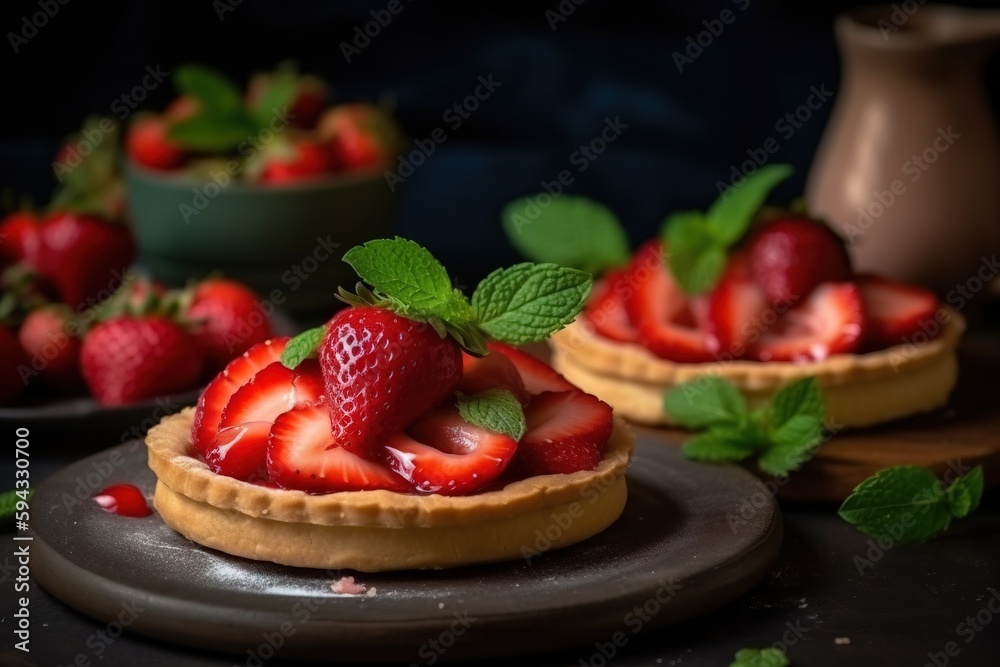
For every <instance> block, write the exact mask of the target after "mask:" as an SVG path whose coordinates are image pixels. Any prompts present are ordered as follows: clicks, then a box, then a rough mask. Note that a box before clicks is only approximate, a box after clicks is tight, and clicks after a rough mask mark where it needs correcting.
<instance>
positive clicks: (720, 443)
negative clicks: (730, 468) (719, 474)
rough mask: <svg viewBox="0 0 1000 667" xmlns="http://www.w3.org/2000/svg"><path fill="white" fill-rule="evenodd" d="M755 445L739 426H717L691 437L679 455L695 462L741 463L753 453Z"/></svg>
mask: <svg viewBox="0 0 1000 667" xmlns="http://www.w3.org/2000/svg"><path fill="white" fill-rule="evenodd" d="M754 447H755V444H754V443H753V441H752V439H750V438H748V437H747V433H746V432H745V431H743V430H742V429H740V427H739V426H734V425H730V424H726V425H717V426H713V427H712V428H710V429H709V430H708V431H706V432H704V433H699V434H698V435H696V436H694V437H692V438H691V439H689V440H688V441H687V442H685V443H684V445H683V446H681V454H683V455H684V456H685V457H686V458H689V459H694V460H695V461H742V460H743V459H745V458H748V457H749V456H752V455H753V453H754Z"/></svg>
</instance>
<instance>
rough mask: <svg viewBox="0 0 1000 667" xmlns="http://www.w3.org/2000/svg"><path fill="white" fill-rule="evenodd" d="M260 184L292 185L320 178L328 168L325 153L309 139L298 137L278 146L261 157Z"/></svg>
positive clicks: (276, 144)
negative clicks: (296, 182)
mask: <svg viewBox="0 0 1000 667" xmlns="http://www.w3.org/2000/svg"><path fill="white" fill-rule="evenodd" d="M262 160H263V164H264V167H263V171H262V172H261V175H260V180H261V182H262V183H271V184H277V183H293V182H295V181H301V180H304V179H309V178H315V177H316V176H320V175H322V174H324V173H326V172H327V171H329V168H330V162H329V160H328V158H327V155H326V152H325V151H324V150H323V149H322V147H320V146H319V144H317V143H315V142H314V141H312V140H311V139H306V138H305V137H299V138H297V139H294V140H292V141H291V142H290V143H281V144H278V143H277V142H275V144H274V148H273V149H270V150H266V151H265V154H264V155H263V156H262Z"/></svg>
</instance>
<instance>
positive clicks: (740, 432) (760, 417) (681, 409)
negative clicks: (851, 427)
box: [663, 376, 826, 475]
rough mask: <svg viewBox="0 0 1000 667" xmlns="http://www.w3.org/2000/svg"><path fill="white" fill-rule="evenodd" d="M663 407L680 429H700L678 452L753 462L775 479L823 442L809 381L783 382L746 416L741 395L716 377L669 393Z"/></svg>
mask: <svg viewBox="0 0 1000 667" xmlns="http://www.w3.org/2000/svg"><path fill="white" fill-rule="evenodd" d="M663 406H664V409H665V410H666V412H667V414H668V415H670V417H671V419H672V420H673V421H674V422H675V423H677V424H679V425H680V426H683V427H686V428H690V429H695V430H703V429H707V431H705V432H704V433H701V434H699V435H696V436H694V437H692V438H691V439H690V440H688V442H687V443H685V445H684V447H682V449H681V451H682V453H683V454H684V456H686V457H687V458H690V459H694V460H698V461H742V460H744V459H748V458H754V457H755V458H756V459H757V465H759V466H760V468H761V470H763V471H765V472H767V473H768V474H771V475H779V474H784V473H787V472H789V471H791V470H795V469H797V468H798V467H800V466H801V465H802V464H803V463H805V462H806V461H808V460H809V459H810V458H811V457H812V455H813V453H814V451H815V448H816V446H817V445H819V444H820V443H821V442H822V441H823V431H824V429H823V418H824V416H825V412H826V410H825V407H824V405H823V397H822V394H821V393H820V390H819V387H818V385H817V384H816V381H815V379H814V378H806V379H804V380H799V381H796V382H793V383H791V384H788V385H786V386H784V387H781V388H780V389H778V391H776V392H775V394H774V396H773V398H772V400H771V403H770V404H769V405H767V406H764V407H762V408H759V409H757V410H754V411H753V412H749V413H748V412H747V407H746V401H745V400H744V398H743V395H742V394H741V393H740V392H739V390H738V389H736V387H734V386H733V385H732V384H731V383H729V382H727V381H726V380H723V379H722V378H720V377H717V376H709V377H705V378H700V379H698V380H692V381H690V382H685V383H684V384H680V385H678V386H676V387H673V388H672V389H670V390H669V391H668V392H667V393H666V394H665V395H664V397H663Z"/></svg>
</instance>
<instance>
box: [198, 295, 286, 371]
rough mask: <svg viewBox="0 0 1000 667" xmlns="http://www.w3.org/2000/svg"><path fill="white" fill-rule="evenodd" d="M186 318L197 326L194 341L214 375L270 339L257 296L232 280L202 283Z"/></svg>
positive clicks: (269, 326)
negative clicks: (247, 351)
mask: <svg viewBox="0 0 1000 667" xmlns="http://www.w3.org/2000/svg"><path fill="white" fill-rule="evenodd" d="M185 316H186V317H187V319H188V320H190V321H191V322H193V323H194V325H195V328H194V335H195V340H196V341H197V342H198V346H199V347H200V348H201V350H202V352H203V353H204V355H205V362H206V366H207V367H208V369H209V370H212V371H214V370H217V369H219V368H222V367H224V366H225V365H226V364H227V363H229V360H230V359H232V358H233V357H235V356H237V355H240V354H243V353H244V352H245V351H246V350H248V349H250V348H251V347H253V346H254V345H256V344H258V343H263V342H264V341H265V340H267V339H268V338H270V337H271V325H270V323H269V322H268V319H267V317H266V316H265V315H264V313H263V311H262V310H261V306H260V303H259V298H258V296H257V294H256V293H254V291H253V290H251V289H250V288H249V287H246V286H245V285H242V284H240V283H238V282H235V281H233V280H223V279H219V278H216V279H212V280H206V281H204V282H201V283H199V284H198V285H197V286H196V287H195V288H194V293H193V295H192V297H191V306H190V307H189V308H188V309H187V312H186V313H185Z"/></svg>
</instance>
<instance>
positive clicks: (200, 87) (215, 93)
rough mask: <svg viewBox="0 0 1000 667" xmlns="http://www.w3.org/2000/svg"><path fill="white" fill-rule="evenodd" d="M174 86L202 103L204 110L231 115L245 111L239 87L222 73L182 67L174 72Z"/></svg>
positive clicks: (190, 65)
mask: <svg viewBox="0 0 1000 667" xmlns="http://www.w3.org/2000/svg"><path fill="white" fill-rule="evenodd" d="M174 85H175V86H176V87H177V90H178V91H179V92H180V93H181V94H183V95H190V96H191V97H193V98H195V99H197V100H198V101H199V102H201V107H202V110H203V111H204V112H206V113H212V114H229V113H232V112H236V111H242V109H243V95H242V93H241V92H240V88H239V86H237V85H236V84H235V83H233V81H232V80H231V79H230V78H229V77H227V76H226V75H225V74H223V73H222V72H220V71H218V70H216V69H213V68H211V67H205V66H204V65H194V64H188V65H181V66H179V67H177V68H176V69H175V70H174Z"/></svg>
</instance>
